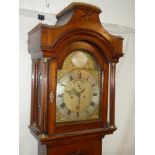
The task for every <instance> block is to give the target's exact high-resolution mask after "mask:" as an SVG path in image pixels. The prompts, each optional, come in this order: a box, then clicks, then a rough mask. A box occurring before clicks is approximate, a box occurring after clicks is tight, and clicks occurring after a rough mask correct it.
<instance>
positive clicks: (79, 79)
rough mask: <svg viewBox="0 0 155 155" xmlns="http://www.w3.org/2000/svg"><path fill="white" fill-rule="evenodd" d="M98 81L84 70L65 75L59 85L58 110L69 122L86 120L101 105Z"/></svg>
mask: <svg viewBox="0 0 155 155" xmlns="http://www.w3.org/2000/svg"><path fill="white" fill-rule="evenodd" d="M99 98H100V95H99V86H98V83H97V81H96V79H95V78H94V77H93V75H91V74H90V73H88V72H87V71H84V70H74V71H72V72H70V73H68V74H66V75H64V76H63V77H62V78H61V80H60V81H59V82H58V85H57V108H58V109H59V111H60V113H61V114H62V115H63V116H64V117H66V118H67V119H69V120H85V119H87V117H88V116H90V115H91V114H92V113H93V112H94V110H95V109H96V107H97V105H98V104H99Z"/></svg>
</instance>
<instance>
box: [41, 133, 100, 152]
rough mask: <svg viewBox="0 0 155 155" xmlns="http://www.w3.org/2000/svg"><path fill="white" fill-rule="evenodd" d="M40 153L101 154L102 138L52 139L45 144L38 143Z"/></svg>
mask: <svg viewBox="0 0 155 155" xmlns="http://www.w3.org/2000/svg"><path fill="white" fill-rule="evenodd" d="M38 146H39V147H38V155H101V154H102V138H101V137H100V138H99V137H93V138H92V137H80V136H79V137H76V138H75V137H73V138H68V139H64V140H54V141H52V142H51V141H50V142H48V143H46V144H44V145H42V144H41V143H40V142H39V143H38Z"/></svg>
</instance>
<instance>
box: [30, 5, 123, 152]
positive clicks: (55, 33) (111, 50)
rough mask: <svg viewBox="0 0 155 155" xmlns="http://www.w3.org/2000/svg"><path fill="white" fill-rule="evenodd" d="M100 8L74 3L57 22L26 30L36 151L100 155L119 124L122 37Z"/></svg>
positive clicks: (59, 16)
mask: <svg viewBox="0 0 155 155" xmlns="http://www.w3.org/2000/svg"><path fill="white" fill-rule="evenodd" d="M100 13H101V10H100V9H99V8H97V7H95V6H92V5H88V4H84V3H72V4H70V5H69V6H68V7H66V8H65V9H64V10H62V11H61V12H60V13H58V14H57V16H56V17H57V23H56V25H54V26H49V25H44V24H39V25H37V26H36V27H35V28H34V29H32V30H31V31H30V32H29V34H28V45H29V47H28V50H29V53H30V54H31V58H32V90H31V96H32V98H31V121H30V126H29V128H30V131H31V133H32V134H33V135H34V136H35V137H36V139H37V140H38V155H101V154H102V153H101V152H102V149H104V147H103V148H102V138H103V137H104V136H105V135H107V134H112V133H113V132H114V131H115V130H116V126H115V66H116V63H117V62H118V61H119V58H120V57H121V56H123V54H122V43H123V39H122V38H121V37H119V36H113V35H111V34H109V33H108V32H107V31H106V30H105V29H104V28H103V27H102V24H101V23H100V20H99V14H100Z"/></svg>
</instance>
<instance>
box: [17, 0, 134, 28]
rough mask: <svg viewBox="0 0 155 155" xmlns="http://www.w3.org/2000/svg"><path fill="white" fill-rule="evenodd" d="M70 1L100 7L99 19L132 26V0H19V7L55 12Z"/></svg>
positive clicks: (49, 12) (104, 21)
mask: <svg viewBox="0 0 155 155" xmlns="http://www.w3.org/2000/svg"><path fill="white" fill-rule="evenodd" d="M71 2H85V3H90V4H93V5H96V6H98V7H100V8H101V10H102V14H101V21H102V22H103V23H113V24H117V25H122V26H127V27H131V28H134V8H135V7H134V0H56V1H53V0H39V1H37V0H20V9H26V10H33V11H37V12H42V13H48V14H57V13H58V12H59V11H60V10H62V9H63V8H64V7H65V6H67V5H68V4H70V3H71Z"/></svg>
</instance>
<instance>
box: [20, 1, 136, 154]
mask: <svg viewBox="0 0 155 155" xmlns="http://www.w3.org/2000/svg"><path fill="white" fill-rule="evenodd" d="M109 4H110V3H109ZM114 5H116V3H115V2H114V3H113V4H112V5H111V7H113V6H114ZM107 6H108V5H107ZM108 9H110V7H108ZM103 12H104V11H103ZM109 12H110V11H109ZM36 13H37V12H35V11H27V10H20V22H19V27H20V29H19V32H20V36H19V45H20V47H19V51H20V53H19V55H20V73H19V74H20V100H19V101H20V105H19V106H20V109H19V110H20V113H19V115H20V120H19V121H20V124H19V128H20V151H19V154H20V155H37V141H36V139H35V138H34V137H33V136H32V135H31V134H30V132H29V129H28V125H29V118H30V101H31V97H30V96H31V91H30V90H31V58H30V55H29V54H28V51H27V49H28V45H27V39H28V38H27V37H28V36H27V32H28V31H30V30H31V29H32V28H33V27H34V26H35V25H36V24H38V20H37V19H36V15H37V14H36ZM114 13H115V12H113V16H112V17H108V19H109V21H116V18H118V17H116V18H115V15H114ZM117 15H118V14H116V16H117ZM47 17H48V18H46V21H45V23H48V24H54V23H55V21H56V20H55V17H54V15H49V14H47ZM110 18H111V19H110ZM126 18H127V19H128V16H127V17H126ZM112 19H113V20H112ZM107 22H108V20H107ZM107 22H106V23H107ZM119 22H120V23H121V22H122V21H119ZM111 23H112V24H111ZM127 23H128V21H126V22H125V24H124V25H126V24H127ZM133 23H134V22H133ZM103 25H104V27H105V28H106V29H107V30H108V31H109V32H110V33H112V34H116V35H121V36H123V37H124V47H123V48H124V53H125V54H124V57H123V58H121V59H120V62H119V64H118V65H117V71H116V80H117V81H118V82H117V83H116V125H117V127H118V130H117V131H116V132H115V133H114V134H113V135H109V136H106V137H105V138H104V140H103V154H104V155H134V29H133V28H129V27H132V26H131V25H132V24H131V25H130V26H129V25H128V27H124V26H120V25H123V24H119V25H118V24H117V25H116V23H113V22H110V24H105V23H104V24H103Z"/></svg>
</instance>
